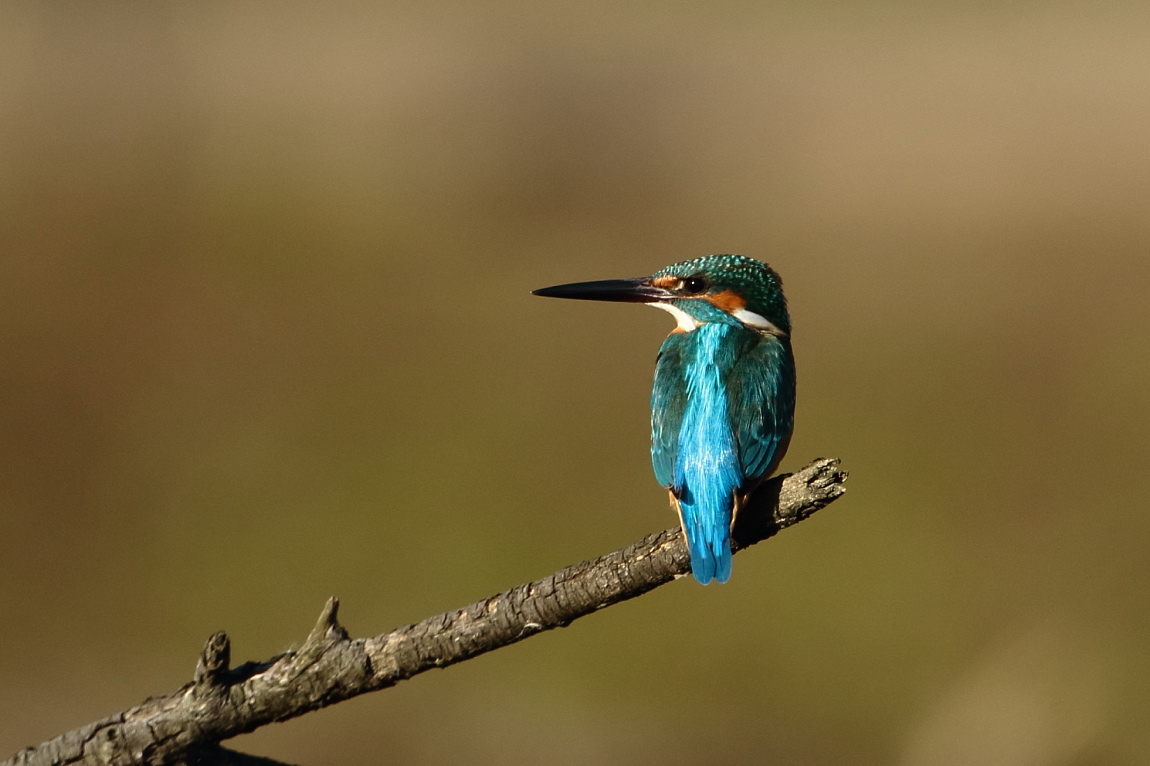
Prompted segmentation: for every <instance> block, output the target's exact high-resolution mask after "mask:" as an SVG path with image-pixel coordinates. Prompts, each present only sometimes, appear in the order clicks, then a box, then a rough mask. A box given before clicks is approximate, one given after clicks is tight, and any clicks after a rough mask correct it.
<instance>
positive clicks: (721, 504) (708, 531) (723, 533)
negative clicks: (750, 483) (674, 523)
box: [672, 489, 734, 585]
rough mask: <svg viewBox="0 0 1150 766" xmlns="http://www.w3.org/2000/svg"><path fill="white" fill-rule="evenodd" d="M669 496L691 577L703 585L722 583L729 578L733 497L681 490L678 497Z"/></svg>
mask: <svg viewBox="0 0 1150 766" xmlns="http://www.w3.org/2000/svg"><path fill="white" fill-rule="evenodd" d="M708 494H710V493H708ZM672 497H673V498H674V500H675V505H676V507H677V509H678V511H679V521H680V523H681V524H682V526H683V535H684V536H685V537H686V538H687V551H688V552H689V553H690V554H691V574H693V575H694V576H695V579H696V580H698V581H699V582H700V583H701V584H703V585H706V584H707V583H709V582H711V580H715V581H716V582H720V583H724V582H726V581H727V580H729V579H731V512H732V507H733V501H734V498H733V496H732V495H730V494H728V495H726V496H725V497H723V496H714V497H707V496H705V495H703V493H694V492H691V491H690V490H689V489H685V490H684V491H683V492H681V493H680V495H679V496H678V497H674V496H672Z"/></svg>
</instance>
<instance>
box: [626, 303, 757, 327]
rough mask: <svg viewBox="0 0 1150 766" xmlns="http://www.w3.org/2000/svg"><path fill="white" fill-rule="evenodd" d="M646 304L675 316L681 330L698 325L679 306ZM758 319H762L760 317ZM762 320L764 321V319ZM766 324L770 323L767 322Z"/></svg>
mask: <svg viewBox="0 0 1150 766" xmlns="http://www.w3.org/2000/svg"><path fill="white" fill-rule="evenodd" d="M647 305H648V306H654V307H655V308H657V309H663V311H666V312H667V313H669V314H670V315H671V316H673V317H675V321H676V322H678V323H679V329H680V330H682V331H683V332H690V331H691V330H694V329H695V328H696V327H698V326H699V323H698V322H696V321H695V320H694V318H692V317H691V315H690V314H688V313H687V312H686V311H683V310H682V309H681V308H677V307H675V306H672V305H671V304H670V303H648V304H647ZM760 319H762V317H760ZM763 321H764V322H766V320H765V319H764V320H763ZM768 324H770V323H769V322H768Z"/></svg>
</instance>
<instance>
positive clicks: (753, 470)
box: [725, 333, 795, 490]
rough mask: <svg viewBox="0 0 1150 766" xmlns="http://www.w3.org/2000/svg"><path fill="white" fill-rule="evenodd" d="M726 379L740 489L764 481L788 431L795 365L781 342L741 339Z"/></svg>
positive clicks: (791, 422)
mask: <svg viewBox="0 0 1150 766" xmlns="http://www.w3.org/2000/svg"><path fill="white" fill-rule="evenodd" d="M740 340H741V341H742V342H741V343H740V344H739V346H740V347H739V348H738V349H737V350H736V351H735V352H734V353H735V357H734V359H733V360H732V364H731V367H730V370H729V372H728V373H727V375H726V379H725V380H726V388H727V394H728V402H729V405H728V406H729V408H730V416H731V426H732V428H733V430H734V432H735V440H736V442H737V443H738V450H739V463H740V464H741V465H742V469H743V476H745V477H746V480H745V483H744V489H746V490H749V489H751V488H752V486H751V485H753V484H755V483H757V482H758V481H759V480H761V479H764V478H766V477H768V476H770V474H771V472H772V471H774V470H775V468H776V467H777V466H778V464H779V462H780V461H781V460H782V459H783V455H784V454H786V451H787V445H788V444H789V443H790V439H791V431H792V430H793V428H794V413H795V361H794V356H793V355H792V354H791V348H790V345H789V343H788V342H787V340H786V339H780V338H776V337H774V336H770V335H759V334H758V333H754V334H753V337H752V336H751V334H747V335H746V336H745V337H742V338H741V339H740Z"/></svg>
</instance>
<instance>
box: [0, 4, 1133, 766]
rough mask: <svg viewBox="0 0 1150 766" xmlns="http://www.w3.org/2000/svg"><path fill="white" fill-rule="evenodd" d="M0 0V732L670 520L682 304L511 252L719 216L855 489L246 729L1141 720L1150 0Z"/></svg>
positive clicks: (714, 758) (437, 733) (707, 753)
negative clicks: (395, 677)
mask: <svg viewBox="0 0 1150 766" xmlns="http://www.w3.org/2000/svg"><path fill="white" fill-rule="evenodd" d="M0 8H2V10H0V116H2V120H0V216H2V218H0V242H2V245H0V253H2V256H0V257H2V258H3V264H2V268H0V613H2V614H3V615H4V616H3V619H2V620H0V757H3V756H7V755H9V754H10V753H12V752H14V751H15V750H17V749H18V748H20V747H23V746H25V745H29V744H34V743H36V742H39V741H41V740H44V739H47V738H50V737H52V736H54V735H57V734H60V733H62V732H64V731H66V730H69V729H72V728H75V727H77V726H80V725H82V724H85V723H88V722H90V721H92V720H95V719H97V718H100V717H102V716H105V715H108V714H110V713H113V712H115V711H118V710H122V709H125V708H127V707H130V706H132V705H134V704H137V703H138V702H140V701H141V700H142V699H143V698H144V697H146V696H148V695H151V694H159V693H165V692H169V691H171V690H173V689H175V688H177V687H178V686H179V685H181V684H182V683H184V682H186V681H187V680H188V679H190V677H191V674H192V670H193V668H194V665H195V661H196V656H197V653H198V652H199V650H200V647H201V646H202V644H203V641H204V640H205V639H206V638H207V637H208V636H209V635H210V634H211V633H212V632H213V631H216V630H220V629H225V630H227V631H228V632H229V634H230V635H231V636H232V640H233V657H234V659H235V661H236V662H237V663H238V662H242V661H244V660H258V659H265V658H267V657H269V656H271V655H273V654H275V653H277V652H280V651H283V650H285V649H287V648H289V647H290V646H292V645H296V644H298V643H299V642H300V641H302V640H303V638H304V636H305V635H306V634H307V631H308V630H309V629H310V627H311V625H312V624H313V622H314V620H315V618H316V617H317V616H318V614H319V611H320V608H321V606H322V605H323V602H324V600H325V599H326V598H327V597H328V596H330V595H338V596H339V597H340V598H341V599H342V601H343V609H342V613H341V617H342V618H343V620H344V622H345V624H346V625H347V627H348V629H349V630H350V631H351V632H352V633H353V634H354V635H357V636H366V635H370V634H375V633H379V632H382V631H385V630H388V629H390V628H393V627H396V626H398V625H402V624H405V623H409V622H413V621H417V620H420V619H422V618H424V617H426V616H429V615H432V614H435V613H437V612H440V611H443V610H447V609H452V608H455V607H458V606H461V605H463V604H465V603H467V602H469V601H472V600H474V599H477V598H480V597H483V596H486V595H489V594H491V593H494V592H497V591H500V590H503V589H505V588H507V587H510V586H512V585H514V584H516V583H519V582H523V581H526V580H530V579H534V578H537V577H541V576H544V575H547V574H549V573H551V572H553V571H554V570H556V569H558V568H560V567H563V566H565V565H567V564H570V563H573V562H576V561H579V560H582V559H585V558H588V557H593V556H597V555H599V554H602V553H605V552H607V551H610V550H614V549H615V548H618V547H620V546H623V545H625V544H628V543H630V542H632V541H634V540H636V539H638V538H639V537H641V536H643V535H645V534H647V533H649V532H652V531H656V530H659V529H663V528H665V527H669V526H672V525H673V524H674V523H675V519H674V515H673V514H672V513H671V512H670V511H669V510H668V508H667V507H666V500H665V495H664V492H663V491H662V490H661V489H660V488H659V487H658V486H656V484H655V482H654V479H653V478H652V476H651V472H650V467H649V463H648V457H647V439H648V434H647V428H648V410H647V396H648V390H649V385H650V378H651V371H652V367H653V362H654V356H655V351H656V349H657V347H658V345H659V342H660V341H661V339H662V338H663V336H664V335H665V334H666V333H667V332H668V331H669V330H670V329H671V326H672V325H671V322H670V319H669V317H667V316H666V315H665V314H662V313H659V312H655V311H651V310H648V309H645V308H639V307H636V306H625V305H606V304H583V303H576V302H561V301H547V300H543V299H539V298H534V297H532V296H531V295H530V294H529V291H530V290H531V289H533V288H536V287H541V286H544V285H550V284H555V283H558V282H568V281H577V280H585V279H602V278H611V277H628V276H641V275H645V274H649V273H651V272H652V271H654V270H655V269H657V268H659V267H661V266H663V265H665V264H667V263H671V262H673V261H678V260H682V259H685V258H688V257H694V256H697V255H703V254H707V253H716V252H737V253H744V254H747V255H751V256H754V257H757V258H760V259H762V260H765V261H768V262H770V263H771V264H772V265H773V266H774V267H775V268H776V269H777V270H778V271H779V272H780V273H781V274H782V275H783V277H784V279H785V281H786V286H787V292H788V296H789V298H790V302H791V309H792V317H793V320H794V324H795V328H796V329H795V335H794V339H795V350H796V354H797V359H798V365H799V376H800V378H799V411H798V419H797V431H796V435H795V439H794V441H793V442H792V445H791V449H790V454H789V456H788V458H787V459H786V461H784V464H783V469H784V470H793V469H796V468H798V467H800V466H802V465H804V464H805V463H807V462H808V461H809V460H810V459H812V458H814V457H818V456H837V457H841V458H842V459H843V460H844V463H845V466H846V467H847V468H848V469H849V470H850V471H851V474H852V478H851V482H850V485H849V492H848V494H847V496H846V497H845V498H844V499H843V500H841V501H839V502H838V503H836V504H835V505H833V506H832V507H830V508H829V509H827V510H826V511H824V512H823V513H820V514H819V515H817V516H816V517H814V518H813V519H811V520H810V521H808V522H806V523H804V524H802V525H800V526H798V527H796V528H794V529H792V530H788V531H786V532H785V533H784V534H782V535H780V536H779V537H778V538H777V539H775V540H773V541H772V542H770V543H769V544H767V545H764V546H761V547H759V548H756V549H754V550H753V551H751V552H748V553H746V554H744V555H741V556H739V557H738V558H737V560H736V562H735V575H734V578H733V580H732V581H731V583H730V584H728V585H726V586H722V587H719V586H712V587H708V588H701V587H699V586H698V585H696V584H695V583H694V582H693V581H691V580H690V579H687V580H683V581H680V582H676V583H673V584H671V585H669V586H667V587H665V588H661V589H660V590H658V591H656V592H653V593H651V594H649V595H647V596H645V597H643V598H641V599H638V600H636V601H634V602H632V603H627V604H622V605H619V606H616V607H614V608H612V609H609V610H606V611H605V612H603V613H600V614H596V615H594V616H592V617H589V618H587V619H585V620H582V621H580V622H578V623H575V624H574V625H572V626H571V627H569V628H568V629H565V630H561V631H555V632H553V633H550V634H545V635H541V636H539V637H536V638H534V639H532V640H531V641H528V642H526V643H523V644H520V645H517V646H514V647H511V648H508V649H505V650H502V651H499V652H496V653H495V654H492V655H489V656H485V657H482V658H479V659H477V660H474V661H472V662H468V663H465V664H464V665H461V666H458V667H454V668H451V669H450V670H447V671H446V672H443V673H431V674H427V675H425V676H421V677H418V678H416V679H414V680H412V681H409V682H407V683H404V684H402V685H400V686H399V687H396V688H394V689H392V690H389V691H386V692H383V693H379V694H374V695H370V696H368V697H365V698H360V699H356V700H353V701H350V702H347V703H344V704H341V705H338V706H337V707H335V708H332V709H329V710H325V711H321V712H319V713H316V714H312V715H308V716H307V717H305V718H303V719H300V720H296V721H291V722H288V723H284V724H278V725H274V726H270V727H267V728H265V729H262V730H260V731H259V732H257V733H255V734H253V735H249V736H246V737H242V738H239V739H236V740H232V741H231V743H230V744H231V745H232V746H235V747H237V748H239V749H242V750H245V751H248V752H253V753H258V754H261V755H265V756H269V757H274V758H278V759H283V760H286V761H290V762H293V763H299V764H303V765H305V766H308V765H310V764H373V763H379V762H382V761H384V760H387V761H390V762H397V763H409V764H438V763H449V762H456V761H463V760H466V761H467V762H469V763H476V764H504V763H523V762H528V761H533V762H543V763H551V764H628V765H632V764H712V763H714V764H720V763H723V764H729V763H763V764H876V765H878V764H908V765H909V764H916V765H917V764H928V765H934V764H938V765H942V766H949V765H951V764H955V765H957V764H1011V765H1017V764H1022V765H1024V766H1030V765H1034V766H1039V765H1043V764H1067V765H1073V766H1086V765H1088V764H1143V763H1147V762H1150V724H1148V719H1150V652H1148V643H1150V613H1148V609H1147V607H1148V606H1150V602H1148V595H1147V591H1148V587H1150V514H1148V513H1146V509H1145V506H1146V502H1145V500H1144V497H1145V495H1146V491H1147V490H1146V489H1145V488H1144V487H1142V486H1141V480H1140V479H1139V478H1138V477H1139V476H1140V475H1143V474H1144V472H1143V470H1142V469H1143V466H1144V465H1145V464H1146V461H1147V459H1148V458H1150V445H1148V440H1147V430H1148V429H1147V426H1148V420H1150V402H1148V397H1147V395H1146V388H1147V385H1146V380H1147V376H1148V374H1150V355H1148V354H1147V353H1146V350H1145V340H1144V336H1145V333H1146V330H1147V327H1148V323H1150V301H1148V300H1147V297H1146V292H1147V289H1148V286H1150V263H1148V256H1150V215H1148V211H1150V150H1148V146H1150V143H1148V140H1150V45H1148V44H1147V37H1146V30H1147V29H1148V28H1150V26H1148V25H1150V8H1147V6H1146V5H1145V4H1144V3H1134V2H1129V3H1109V2H1105V1H1104V2H1091V3H1087V2H1061V3H1014V4H1010V5H1008V6H1002V5H1000V4H997V3H973V2H971V3H955V4H938V3H933V4H913V3H905V2H897V1H896V0H888V1H885V2H884V1H880V0H876V2H869V3H858V4H851V5H844V4H840V3H827V2H805V3H799V2H783V3H771V4H767V3H752V2H746V0H743V1H742V2H723V1H722V0H720V1H719V2H711V3H708V4H706V5H705V6H704V5H703V4H701V3H684V2H671V3H632V4H620V3H603V2H566V1H561V2H557V3H546V4H543V3H526V2H511V1H507V2H496V3H487V4H465V3H447V2H437V0H430V2H421V3H408V2H383V3H368V2H333V3H326V4H312V3H295V2H280V3H251V2H231V3H223V2H200V3H195V4H188V5H179V4H171V3H106V4H105V3H101V4H94V3H80V2H61V3H41V2H11V1H10V2H5V3H4V4H3V6H0Z"/></svg>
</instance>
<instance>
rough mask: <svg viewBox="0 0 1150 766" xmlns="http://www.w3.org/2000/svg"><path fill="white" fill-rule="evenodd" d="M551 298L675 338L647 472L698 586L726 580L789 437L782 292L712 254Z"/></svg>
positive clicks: (790, 365)
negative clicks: (625, 312)
mask: <svg viewBox="0 0 1150 766" xmlns="http://www.w3.org/2000/svg"><path fill="white" fill-rule="evenodd" d="M534 294H535V295H542V296H545V297H549V298H574V299H578V300H593V301H624V302H629V303H646V304H648V305H651V306H654V307H655V308H659V309H662V310H664V311H667V312H669V313H670V314H671V315H672V316H673V317H674V318H675V322H676V326H675V329H674V330H672V331H671V334H670V335H668V336H667V338H666V340H664V341H663V344H662V345H661V346H660V347H659V355H658V358H657V360H656V363H655V381H654V385H653V386H652V389H651V465H652V467H653V468H654V470H655V478H656V480H658V482H659V484H661V485H662V486H663V487H665V488H666V489H667V491H668V493H669V494H670V500H671V505H672V507H673V508H674V509H675V510H676V512H677V513H678V515H679V523H680V525H681V526H682V528H683V535H684V537H685V538H686V541H687V550H688V551H689V553H690V556H691V573H692V574H693V575H694V576H695V579H696V580H698V581H699V582H700V583H702V584H703V585H706V584H707V583H709V582H711V581H712V580H715V581H717V582H721V583H722V582H726V581H727V580H728V579H729V578H730V576H731V529H732V527H733V525H734V521H735V516H736V514H738V512H739V509H740V508H741V507H742V506H743V504H744V503H746V501H747V498H748V497H750V496H751V494H752V493H753V492H754V490H755V488H756V487H757V486H758V485H759V484H760V483H762V482H763V481H764V480H766V479H767V478H768V477H770V475H771V473H772V472H774V470H775V469H776V468H777V467H778V465H779V462H780V461H781V460H782V459H783V455H784V454H785V453H786V451H787V445H788V444H789V443H790V440H791V432H792V430H793V428H794V412H795V359H794V354H793V353H792V352H791V320H790V315H789V314H788V313H787V301H786V298H785V297H783V283H782V280H781V279H780V278H779V275H778V274H776V273H775V271H774V270H773V269H771V267H770V266H768V265H767V264H765V263H762V262H761V261H756V260H754V259H753V258H748V257H746V256H743V255H708V256H704V257H702V258H694V259H691V260H687V261H681V262H679V263H673V264H671V265H670V266H666V267H664V268H662V269H659V270H658V271H656V272H655V273H654V274H652V275H651V276H649V277H639V278H635V279H608V280H602V281H597V282H576V283H572V284H566V285H556V286H554V287H544V288H542V289H539V290H535V291H534Z"/></svg>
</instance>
